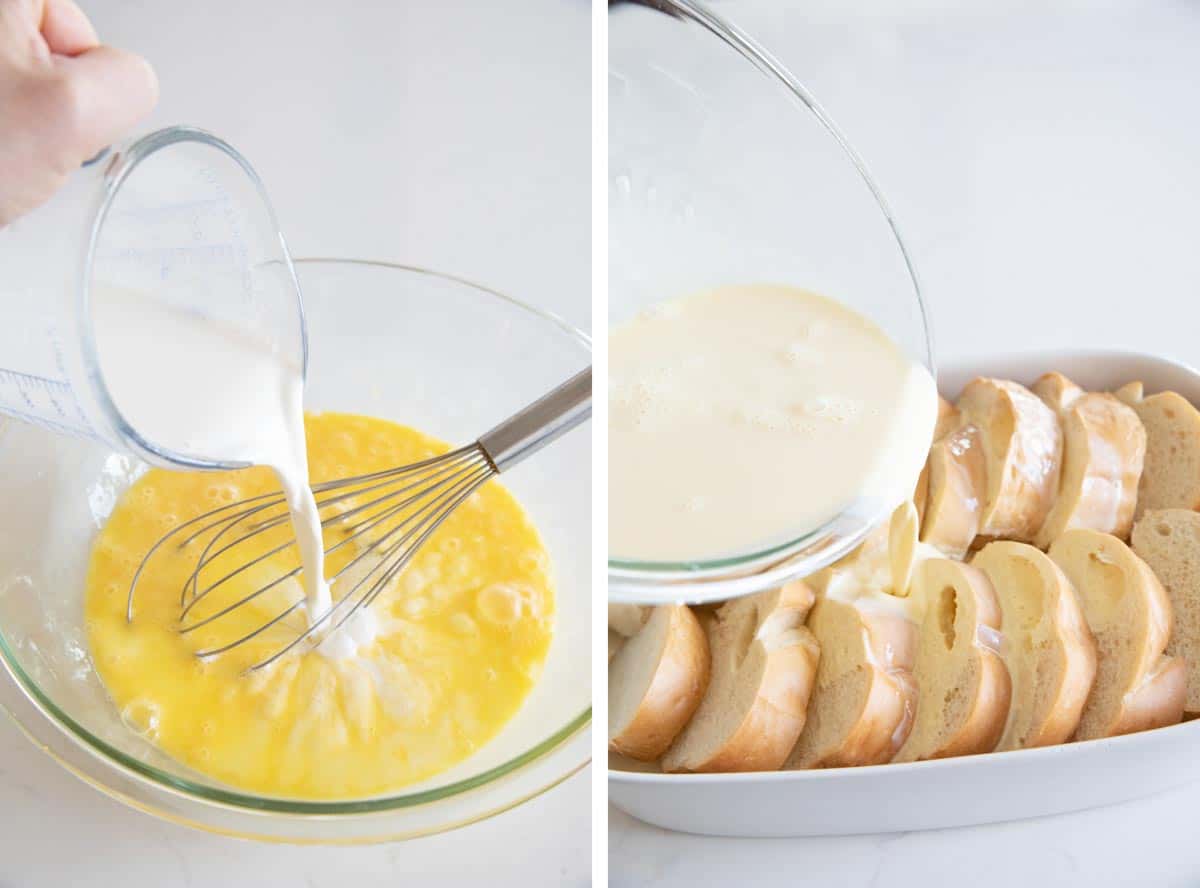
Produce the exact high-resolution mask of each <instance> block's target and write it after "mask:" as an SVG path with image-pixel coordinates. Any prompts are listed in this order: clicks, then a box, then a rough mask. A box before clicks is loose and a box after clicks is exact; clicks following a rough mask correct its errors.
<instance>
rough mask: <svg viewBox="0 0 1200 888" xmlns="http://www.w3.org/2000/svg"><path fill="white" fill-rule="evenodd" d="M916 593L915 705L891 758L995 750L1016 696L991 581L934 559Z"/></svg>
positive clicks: (919, 575) (919, 574) (921, 572)
mask: <svg viewBox="0 0 1200 888" xmlns="http://www.w3.org/2000/svg"><path fill="white" fill-rule="evenodd" d="M911 594H912V595H913V596H914V598H916V599H917V601H918V603H919V604H920V606H921V607H922V608H923V610H924V616H923V619H922V621H921V627H920V636H919V641H918V646H917V655H916V660H915V666H914V669H913V676H914V678H915V679H916V683H917V708H916V713H915V715H914V718H913V725H912V730H911V731H910V732H909V734H908V738H907V739H906V740H905V741H904V744H903V745H902V746H901V747H900V749H899V751H898V752H897V753H896V755H895V757H894V758H893V761H897V762H914V761H922V760H925V759H934V758H946V757H948V756H955V755H972V754H974V753H979V752H991V750H992V749H994V748H995V746H996V743H997V742H998V741H999V740H1000V734H1001V732H1002V731H1003V730H1004V724H1005V720H1006V718H1007V717H1008V705H1009V698H1010V695H1011V684H1010V682H1009V677H1008V670H1007V668H1005V665H1004V661H1003V660H1002V659H1001V658H1000V655H999V653H997V648H998V647H999V634H998V633H999V628H1000V608H999V605H998V603H997V601H996V595H995V592H994V591H993V590H992V584H991V582H990V581H989V580H988V578H987V576H986V575H985V574H984V573H983V572H982V571H980V570H978V569H977V568H974V567H971V566H970V565H966V564H963V563H961V562H958V561H950V560H948V559H944V558H934V559H930V560H928V561H924V562H922V563H921V564H920V565H918V567H917V569H916V571H915V572H914V574H913V586H912V593H911Z"/></svg>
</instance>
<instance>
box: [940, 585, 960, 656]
mask: <svg viewBox="0 0 1200 888" xmlns="http://www.w3.org/2000/svg"><path fill="white" fill-rule="evenodd" d="M957 617H958V599H957V598H956V596H955V594H954V587H953V586H947V587H946V588H945V589H943V590H942V591H941V593H940V594H939V595H938V627H939V628H940V629H941V630H942V641H943V642H944V643H945V645H946V650H948V651H950V650H953V649H954V621H955V619H956V618H957Z"/></svg>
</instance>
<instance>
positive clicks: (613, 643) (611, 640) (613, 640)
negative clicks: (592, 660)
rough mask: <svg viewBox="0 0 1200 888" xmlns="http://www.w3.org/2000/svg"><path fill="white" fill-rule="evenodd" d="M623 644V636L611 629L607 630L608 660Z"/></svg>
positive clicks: (611, 658) (609, 660)
mask: <svg viewBox="0 0 1200 888" xmlns="http://www.w3.org/2000/svg"><path fill="white" fill-rule="evenodd" d="M624 644H625V636H624V635H622V634H621V633H619V632H615V631H613V630H612V629H609V630H608V662H609V663H611V662H612V661H613V657H615V656H616V655H617V651H619V650H620V649H621V648H622V646H623V645H624Z"/></svg>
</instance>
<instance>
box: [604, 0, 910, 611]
mask: <svg viewBox="0 0 1200 888" xmlns="http://www.w3.org/2000/svg"><path fill="white" fill-rule="evenodd" d="M748 283H776V284H790V285H794V286H798V287H803V288H805V289H808V290H814V291H816V292H818V293H822V294H823V295H825V296H828V297H830V298H833V299H836V300H838V301H840V302H842V303H844V304H846V305H848V306H850V307H851V308H853V309H855V310H856V311H858V312H859V313H860V314H863V315H865V316H866V317H869V318H871V319H872V320H874V321H875V323H877V324H878V325H879V326H880V327H881V328H882V329H883V330H884V331H886V332H887V333H888V335H890V336H891V337H892V339H893V340H894V341H895V342H896V343H897V344H898V345H899V346H900V347H901V348H902V349H903V350H904V351H905V353H907V354H908V355H909V357H911V358H912V359H913V360H914V361H917V362H919V363H921V364H924V365H925V366H926V367H927V368H928V369H929V370H930V371H931V372H932V371H933V351H932V346H931V342H930V337H929V330H928V327H927V324H926V320H925V309H924V306H923V304H922V302H921V296H920V287H919V285H918V283H917V278H916V275H915V273H914V270H913V267H912V263H911V262H910V260H909V257H908V253H907V251H906V250H905V247H904V242H903V240H902V239H901V236H900V232H899V230H898V229H897V227H896V224H895V222H894V221H893V219H892V215H891V213H890V211H889V210H888V208H887V205H886V204H885V203H884V201H883V197H882V196H881V194H880V192H879V189H878V188H877V187H876V186H875V183H874V182H873V180H872V179H871V177H870V175H869V174H868V172H867V169H866V166H865V165H864V164H863V162H862V160H861V159H860V158H859V157H858V156H857V155H856V154H855V153H854V151H853V150H852V149H851V148H850V146H849V144H848V143H847V141H846V139H845V138H844V137H843V136H842V135H841V133H840V132H839V131H838V130H837V128H836V127H835V126H834V125H833V123H832V122H831V121H830V119H829V117H828V115H827V114H826V113H825V112H824V111H823V110H822V108H821V107H820V105H818V104H817V102H816V100H815V99H814V98H813V97H812V96H811V95H810V94H809V93H808V91H807V90H805V88H804V87H803V86H802V85H801V84H800V83H799V82H797V81H796V79H795V78H794V77H793V76H792V75H791V74H789V73H788V71H787V70H786V69H785V68H784V67H783V66H782V65H781V64H780V63H779V62H778V61H777V60H776V59H775V58H773V57H772V56H771V55H770V54H769V53H768V52H767V51H766V50H764V49H763V48H762V47H760V46H758V45H757V44H756V43H755V42H754V41H753V40H751V39H750V38H749V37H748V36H747V35H746V34H744V33H743V32H742V31H740V30H739V29H738V28H736V27H735V26H733V25H732V24H730V23H729V22H727V21H724V20H723V19H721V18H719V17H718V16H716V15H715V14H713V13H712V12H711V11H710V10H708V9H706V8H705V7H704V6H702V5H701V4H699V3H696V2H693V0H637V2H619V3H614V4H611V5H610V14H609V321H610V323H611V324H620V323H622V322H625V321H627V320H629V319H630V318H631V317H632V316H634V315H635V314H636V313H638V312H639V311H642V310H644V309H645V308H647V307H648V306H650V305H653V304H654V303H657V302H662V301H663V300H666V299H670V298H673V297H677V296H682V295H686V294H689V293H694V292H699V291H702V290H708V289H712V288H714V287H717V286H721V285H726V284H748ZM893 506H895V503H891V504H886V505H884V504H861V505H859V506H856V507H851V508H849V509H847V510H846V511H845V512H843V513H842V514H840V515H838V516H836V517H835V518H833V519H832V520H831V521H830V522H828V523H827V524H825V525H824V526H822V527H819V528H817V529H815V530H807V531H805V532H797V533H796V535H795V536H794V538H793V539H791V540H789V541H787V542H785V543H783V544H780V545H776V546H772V547H770V548H767V549H762V550H759V551H752V552H744V553H740V554H738V555H736V556H735V557H729V558H722V559H719V560H712V561H696V562H688V563H680V562H665V561H658V562H654V561H633V560H627V559H622V558H621V557H620V555H621V553H619V552H610V553H608V577H609V597H610V599H612V600H615V601H633V602H648V601H661V600H686V601H711V600H716V599H722V598H730V597H733V596H735V595H740V594H746V593H749V592H754V591H757V590H760V589H764V588H768V587H771V586H775V585H778V584H780V583H782V582H784V581H786V580H787V579H790V578H793V577H797V576H803V575H805V574H808V573H811V572H813V571H815V570H817V569H818V568H820V567H823V566H824V565H826V564H828V563H830V562H831V561H833V560H835V559H836V558H838V557H840V556H841V555H843V554H845V553H846V552H848V551H849V550H850V549H851V548H852V547H853V546H855V545H856V544H857V543H858V542H859V541H860V540H861V539H862V537H863V536H864V535H865V534H866V533H867V531H868V530H869V529H870V528H871V527H873V526H875V525H876V524H878V523H879V522H880V521H881V520H882V519H883V518H884V516H885V515H886V514H887V512H888V511H890V508H891V507H893Z"/></svg>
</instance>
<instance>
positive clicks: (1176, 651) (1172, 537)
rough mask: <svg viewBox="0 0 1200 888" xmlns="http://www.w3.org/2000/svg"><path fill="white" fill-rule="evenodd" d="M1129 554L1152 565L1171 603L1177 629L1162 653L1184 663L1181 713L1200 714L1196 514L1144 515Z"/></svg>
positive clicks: (1199, 529) (1199, 527)
mask: <svg viewBox="0 0 1200 888" xmlns="http://www.w3.org/2000/svg"><path fill="white" fill-rule="evenodd" d="M1133 551H1134V554H1136V555H1137V556H1138V557H1139V558H1141V559H1142V560H1143V561H1145V562H1146V563H1147V564H1148V565H1150V569H1151V570H1153V571H1154V574H1155V576H1157V577H1158V579H1159V582H1161V583H1162V585H1163V589H1164V590H1165V591H1166V593H1167V598H1168V599H1169V600H1170V602H1171V610H1172V612H1173V615H1174V617H1175V624H1174V627H1173V631H1172V632H1171V638H1170V640H1169V641H1168V642H1167V648H1166V653H1167V655H1168V656H1172V657H1182V658H1183V660H1184V661H1185V662H1186V663H1187V699H1186V701H1185V702H1184V705H1183V708H1184V711H1185V712H1187V713H1188V714H1190V715H1196V714H1200V513H1197V512H1193V511H1192V510H1191V509H1157V510H1153V511H1149V512H1146V513H1145V514H1144V515H1142V517H1141V518H1140V519H1139V520H1138V522H1137V524H1135V525H1134V526H1133Z"/></svg>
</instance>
